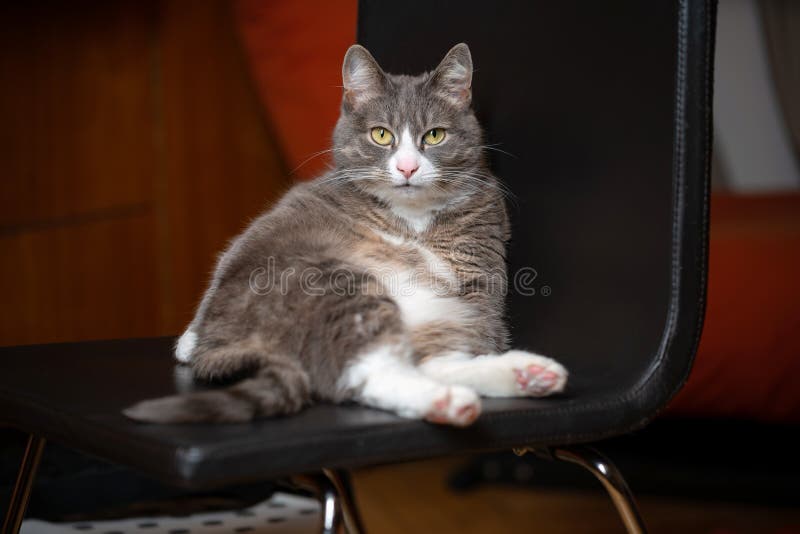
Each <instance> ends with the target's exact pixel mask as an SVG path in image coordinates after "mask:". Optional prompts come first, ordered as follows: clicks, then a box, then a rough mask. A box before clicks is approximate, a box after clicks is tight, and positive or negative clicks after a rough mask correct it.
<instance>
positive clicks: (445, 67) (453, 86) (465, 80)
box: [430, 43, 472, 108]
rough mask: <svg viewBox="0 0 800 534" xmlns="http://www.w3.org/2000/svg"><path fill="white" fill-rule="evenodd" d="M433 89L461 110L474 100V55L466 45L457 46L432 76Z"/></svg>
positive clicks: (445, 57)
mask: <svg viewBox="0 0 800 534" xmlns="http://www.w3.org/2000/svg"><path fill="white" fill-rule="evenodd" d="M430 83H431V88H432V89H433V90H434V91H435V92H436V93H438V94H439V96H442V97H443V98H445V99H447V100H449V101H450V102H451V103H453V104H454V105H456V106H458V107H459V108H464V107H467V106H469V103H470V101H471V100H472V54H470V52H469V47H468V46H467V45H466V43H459V44H457V45H455V46H454V47H453V48H451V49H450V51H449V52H448V53H447V55H446V56H444V59H443V60H442V62H441V63H439V66H438V67H436V70H435V71H433V74H432V75H431V81H430Z"/></svg>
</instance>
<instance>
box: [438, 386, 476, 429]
mask: <svg viewBox="0 0 800 534" xmlns="http://www.w3.org/2000/svg"><path fill="white" fill-rule="evenodd" d="M480 414H481V399H480V397H478V394H477V393H475V392H474V391H472V390H471V389H469V388H467V387H464V386H446V387H444V388H442V391H441V393H440V394H439V395H437V396H436V398H434V400H433V403H432V404H431V406H430V408H429V410H428V412H427V414H426V415H425V419H427V420H428V421H430V422H431V423H439V424H447V425H454V426H468V425H471V424H472V423H474V422H475V420H476V419H477V418H478V416H479V415H480Z"/></svg>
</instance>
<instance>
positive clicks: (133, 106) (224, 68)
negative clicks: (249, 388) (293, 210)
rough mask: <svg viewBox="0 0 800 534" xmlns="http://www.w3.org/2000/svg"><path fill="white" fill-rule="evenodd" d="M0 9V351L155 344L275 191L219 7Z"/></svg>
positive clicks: (268, 149)
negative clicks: (114, 342) (123, 340)
mask: <svg viewBox="0 0 800 534" xmlns="http://www.w3.org/2000/svg"><path fill="white" fill-rule="evenodd" d="M30 4H31V5H26V3H23V2H20V3H5V4H4V5H3V6H2V7H0V79H2V84H0V117H2V122H0V295H2V303H0V344H2V345H8V344H21V343H40V342H51V341H70V340H79V339H98V338H110V337H133V336H151V335H163V334H173V333H177V332H179V331H180V329H181V328H182V327H183V326H184V325H185V323H186V322H187V321H188V320H189V319H190V318H191V314H192V310H193V307H194V305H195V303H196V301H197V299H198V298H199V296H200V294H201V292H202V289H203V286H204V285H205V283H206V281H207V279H208V275H209V272H210V270H211V268H212V267H213V263H214V259H215V257H216V255H217V253H218V252H219V251H220V249H221V248H222V247H223V246H224V244H225V243H226V241H227V240H228V239H230V238H231V237H232V236H233V235H235V233H236V232H237V231H238V230H239V229H241V228H242V226H243V225H244V224H245V223H246V221H247V220H248V219H250V218H251V217H253V216H254V215H256V214H257V213H258V212H259V211H260V210H261V209H263V207H265V206H266V205H267V204H268V203H269V202H271V201H272V200H274V199H275V197H276V196H277V195H279V194H280V192H281V191H283V190H284V189H285V188H286V187H288V181H287V179H286V178H285V176H287V174H286V173H285V172H284V169H283V165H282V163H281V161H280V157H279V155H278V153H277V152H276V150H275V148H274V144H273V142H272V137H271V136H270V133H269V126H268V124H267V123H266V121H265V119H264V115H263V112H262V109H261V106H260V104H259V102H258V100H257V97H256V94H255V91H254V88H253V84H252V81H251V79H250V77H249V74H248V72H247V70H246V63H245V60H244V58H243V57H242V53H241V50H240V48H239V43H238V39H237V36H236V33H235V31H234V27H233V24H232V16H231V13H230V6H229V3H228V2H227V1H225V0H199V1H195V0H192V1H189V0H162V1H155V0H152V1H141V0H123V1H119V0H117V1H111V2H106V1H93V2H89V1H82V2H55V1H53V2H35V3H30Z"/></svg>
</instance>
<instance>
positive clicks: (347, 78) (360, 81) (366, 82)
mask: <svg viewBox="0 0 800 534" xmlns="http://www.w3.org/2000/svg"><path fill="white" fill-rule="evenodd" d="M385 84H386V75H385V74H384V73H383V70H381V68H380V66H379V65H378V62H377V61H375V58H374V57H372V54H370V53H369V52H368V51H367V49H366V48H364V47H363V46H361V45H353V46H351V47H350V48H349V49H348V50H347V53H346V54H345V55H344V61H343V63H342V85H343V87H344V101H345V102H346V103H348V104H349V105H350V106H352V107H353V108H358V107H359V106H360V105H361V104H363V103H364V102H367V101H368V100H371V99H372V98H375V97H376V96H378V95H380V94H381V92H383V90H384V88H385Z"/></svg>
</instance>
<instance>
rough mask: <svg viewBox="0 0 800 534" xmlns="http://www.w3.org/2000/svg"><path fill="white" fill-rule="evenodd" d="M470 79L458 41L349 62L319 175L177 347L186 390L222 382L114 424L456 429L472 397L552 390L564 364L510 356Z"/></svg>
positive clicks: (258, 227)
mask: <svg viewBox="0 0 800 534" xmlns="http://www.w3.org/2000/svg"><path fill="white" fill-rule="evenodd" d="M472 72H473V67H472V57H471V53H470V50H469V48H468V47H467V45H466V44H463V43H462V44H458V45H456V46H455V47H453V48H452V49H451V50H450V51H449V52H448V53H447V55H446V56H445V57H444V59H443V60H442V61H441V63H440V64H439V65H438V67H437V68H436V69H435V70H433V71H432V72H428V73H424V74H422V75H419V76H408V75H392V74H387V73H385V72H384V71H383V70H382V69H381V67H380V66H379V65H378V63H377V62H376V61H375V59H374V58H373V57H372V55H370V53H369V52H368V51H367V50H366V49H365V48H363V47H361V46H359V45H353V46H352V47H350V49H349V50H348V51H347V53H346V55H345V57H344V62H343V66H342V78H343V96H342V103H341V115H340V117H339V120H338V122H337V124H336V127H335V129H334V134H333V149H332V153H333V167H332V169H331V171H330V172H328V173H327V174H324V175H323V176H321V177H319V178H317V179H316V180H313V181H310V182H306V183H300V184H298V185H295V186H294V187H293V188H292V189H291V190H290V191H289V192H288V193H287V194H286V195H285V196H284V197H283V198H282V199H281V200H280V201H279V202H278V203H277V204H276V205H275V206H274V207H273V208H272V209H271V210H269V211H267V212H266V213H264V214H263V215H261V216H260V217H259V218H257V219H256V220H255V221H253V222H252V224H250V226H249V228H247V230H245V232H244V233H243V234H242V235H240V236H239V237H238V238H237V239H235V240H234V241H233V242H232V244H231V245H230V246H229V248H228V249H227V251H226V252H225V253H224V254H223V255H222V256H221V258H220V260H219V262H218V265H217V267H216V271H215V273H214V275H213V279H212V281H211V283H210V287H209V288H208V290H207V291H206V293H205V295H204V297H203V299H202V301H201V303H200V305H199V307H198V309H197V312H196V315H195V317H194V319H193V321H192V322H191V324H190V325H189V327H188V328H187V330H186V332H185V333H184V334H183V335H182V336H181V337H180V339H179V341H178V342H177V345H176V350H175V352H176V357H177V359H178V360H179V361H181V362H184V363H185V364H188V365H190V366H191V369H192V372H193V375H194V377H195V378H196V379H199V380H203V381H220V380H222V381H229V382H231V384H229V385H228V386H227V387H226V388H222V389H211V390H206V391H199V392H193V393H187V394H183V395H176V396H172V397H165V398H160V399H153V400H146V401H143V402H140V403H138V404H136V405H134V406H132V407H130V408H128V409H127V410H125V411H124V413H125V415H127V416H128V417H130V418H132V419H135V420H138V421H143V422H154V423H191V422H243V421H249V420H252V419H254V418H261V417H270V416H278V415H288V414H292V413H296V412H298V411H299V410H301V409H303V408H304V407H305V406H307V405H309V404H311V403H312V402H316V401H321V402H332V403H341V402H345V401H355V402H357V403H360V404H363V405H366V406H370V407H374V408H378V409H383V410H388V411H391V412H394V413H396V414H398V415H400V416H403V417H407V418H414V419H425V420H427V421H430V422H433V423H442V424H449V425H455V426H466V425H469V424H471V423H473V422H474V421H475V419H476V418H477V417H478V416H479V414H480V411H481V400H480V396H487V397H523V396H531V397H541V396H546V395H550V394H552V393H556V392H560V391H562V390H563V389H564V386H565V383H566V381H567V371H566V370H565V369H564V367H563V366H562V365H560V364H559V363H557V362H556V361H554V360H552V359H550V358H546V357H543V356H539V355H536V354H532V353H529V352H526V351H521V350H511V351H508V336H509V335H508V329H507V326H506V324H505V322H504V298H505V293H506V284H507V276H506V266H505V254H506V250H505V249H506V242H507V241H508V240H509V237H510V228H509V219H508V216H507V212H506V206H505V196H504V194H503V186H502V184H501V183H500V182H499V181H498V179H497V178H496V177H495V176H494V175H492V173H491V172H490V170H489V168H488V165H487V159H486V157H485V149H486V147H485V146H483V144H482V143H483V132H482V129H481V127H480V125H479V124H478V120H477V119H476V117H475V114H474V112H473V110H472V105H471V99H472ZM309 127H313V125H309Z"/></svg>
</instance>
